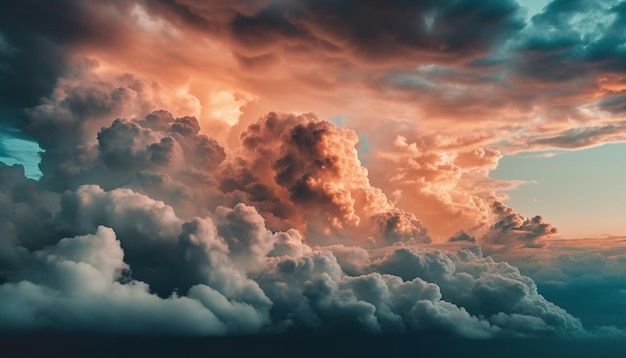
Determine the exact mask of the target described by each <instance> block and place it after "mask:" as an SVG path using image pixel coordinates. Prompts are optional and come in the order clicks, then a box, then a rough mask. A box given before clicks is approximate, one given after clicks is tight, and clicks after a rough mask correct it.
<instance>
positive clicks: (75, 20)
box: [0, 0, 129, 126]
mask: <svg viewBox="0 0 626 358" xmlns="http://www.w3.org/2000/svg"><path fill="white" fill-rule="evenodd" d="M128 6H129V4H124V3H123V2H120V1H97V2H90V3H89V5H87V4H86V3H84V2H79V1H74V0H60V1H55V2H54V3H51V2H45V1H44V2H42V1H31V0H25V1H21V0H7V1H3V2H2V4H0V76H1V77H2V81H0V106H8V107H12V108H18V109H22V108H26V107H31V106H34V105H36V104H37V101H38V100H39V98H41V97H42V96H45V95H47V94H48V93H50V91H51V90H52V88H53V87H54V85H55V83H56V80H57V78H58V77H59V76H60V75H62V74H63V73H64V72H65V71H66V70H67V69H68V63H69V60H70V57H71V56H72V53H71V51H70V49H71V48H72V47H73V46H77V45H79V44H84V43H87V42H91V43H100V44H106V43H109V44H111V43H113V42H116V41H120V39H121V38H122V37H123V36H121V35H122V33H123V26H120V23H119V22H118V21H117V20H119V18H118V17H117V14H118V13H119V12H126V11H127V10H128ZM94 7H95V8H97V9H98V10H100V12H99V13H98V12H97V11H96V12H94V11H93V10H94ZM15 124H17V125H18V126H19V124H18V123H15Z"/></svg>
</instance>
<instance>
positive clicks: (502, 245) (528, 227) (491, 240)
mask: <svg viewBox="0 0 626 358" xmlns="http://www.w3.org/2000/svg"><path fill="white" fill-rule="evenodd" d="M492 210H493V212H494V214H495V215H496V217H497V220H498V221H497V222H495V223H494V224H493V225H492V226H491V227H490V229H489V231H488V232H487V233H486V234H485V235H484V237H483V238H482V241H481V242H482V243H484V244H485V245H488V247H489V249H495V250H498V249H503V250H509V249H512V248H520V247H528V248H533V247H535V248H538V247H542V246H544V245H545V244H544V243H543V242H542V241H543V239H546V238H550V237H551V236H554V234H556V233H557V229H556V228H555V227H554V226H552V225H551V224H549V223H546V222H544V221H543V218H542V217H541V216H539V215H537V216H534V217H532V218H527V217H525V216H523V215H521V214H519V213H517V212H516V211H515V210H514V209H513V208H510V207H508V206H506V205H505V204H503V203H502V202H499V201H494V202H493V204H492Z"/></svg>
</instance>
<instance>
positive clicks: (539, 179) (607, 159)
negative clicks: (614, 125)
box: [491, 143, 626, 238]
mask: <svg viewBox="0 0 626 358" xmlns="http://www.w3.org/2000/svg"><path fill="white" fill-rule="evenodd" d="M544 153H553V154H554V156H552V157H541V156H540V155H538V154H537V153H520V154H516V155H513V156H508V157H505V158H503V159H502V160H501V161H500V164H499V166H498V169H497V170H495V171H493V172H492V173H491V176H492V177H494V178H498V179H519V180H525V181H529V182H532V183H529V184H525V185H522V186H520V187H519V188H517V189H515V190H513V191H511V192H509V195H510V197H511V200H510V201H509V202H508V204H509V205H511V206H512V207H514V208H516V210H517V211H518V212H520V213H522V214H523V215H525V216H531V215H541V216H543V217H544V219H545V220H546V221H547V222H549V223H551V224H553V225H555V226H556V227H557V228H558V229H559V232H560V234H561V235H562V236H563V237H565V238H580V237H588V236H593V235H602V234H610V235H626V220H624V213H626V189H625V187H624V183H626V144H623V143H620V144H606V145H603V146H600V147H595V148H591V149H585V150H580V151H572V152H568V151H552V152H544Z"/></svg>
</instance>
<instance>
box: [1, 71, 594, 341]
mask: <svg viewBox="0 0 626 358" xmlns="http://www.w3.org/2000/svg"><path fill="white" fill-rule="evenodd" d="M62 85H63V86H66V85H67V83H62ZM80 86H86V85H85V84H84V83H82V84H81V85H80ZM96 88H98V89H101V90H103V91H105V92H106V90H104V89H107V88H109V87H108V86H107V85H105V84H103V83H102V81H100V82H98V86H96ZM103 88H104V89H103ZM111 88H112V87H111ZM112 91H113V92H115V91H118V92H119V91H120V89H119V88H116V89H115V90H112ZM80 93H82V92H81V91H69V90H68V91H67V92H66V95H65V96H64V97H63V99H62V100H61V101H60V102H58V103H57V104H55V105H50V104H49V103H47V104H44V105H42V106H40V107H36V108H34V109H31V110H28V111H27V112H26V114H27V117H26V118H27V119H28V120H31V121H32V123H33V125H32V126H31V127H30V128H31V131H32V132H31V134H32V135H33V136H34V137H35V138H42V142H43V147H44V149H46V153H45V154H44V155H43V157H42V164H41V168H42V171H43V177H42V179H41V180H40V181H35V180H32V179H27V178H25V177H24V173H23V170H22V168H21V167H20V166H17V165H15V166H7V165H4V164H2V165H1V166H0V178H1V180H0V202H2V205H1V206H0V230H1V233H2V236H1V237H0V245H1V247H2V250H1V255H0V282H1V284H0V293H1V294H0V329H1V330H3V331H5V332H7V331H9V332H16V331H19V332H39V331H43V330H52V331H61V332H76V331H87V332H101V333H125V334H183V335H220V334H232V333H262V332H310V331H311V332H344V331H346V330H348V331H350V332H370V333H411V334H418V333H433V332H437V333H440V334H444V335H458V336H464V337H477V338H479V337H508V336H546V335H554V336H584V335H586V334H588V333H587V332H586V331H585V330H584V329H583V327H582V325H581V322H580V321H579V320H578V319H577V318H575V317H573V316H572V315H570V314H568V313H567V312H566V311H565V310H563V309H562V308H559V307H558V306H556V305H554V304H553V303H551V302H549V301H548V300H546V299H545V298H544V297H543V296H542V295H541V294H540V293H539V292H538V290H537V286H536V285H535V283H534V282H533V280H532V279H531V278H529V277H527V276H524V275H522V274H521V273H520V271H519V270H518V269H517V268H515V267H513V266H511V265H509V264H507V263H506V262H498V261H495V260H493V259H492V258H489V257H483V255H482V253H481V251H480V248H478V247H476V246H468V247H469V248H468V249H463V248H461V249H458V248H457V249H441V248H438V247H436V246H433V245H431V244H429V243H430V242H431V239H430V237H429V235H428V231H427V229H426V228H425V227H424V225H423V224H422V223H421V222H420V221H419V220H418V218H416V217H415V215H413V214H411V213H409V212H406V211H404V210H402V209H400V208H398V207H396V206H395V204H394V202H393V201H392V200H389V199H388V198H387V196H386V195H385V194H384V193H383V191H382V190H381V189H379V188H376V187H374V186H373V185H371V184H370V182H369V180H368V173H367V170H366V169H365V168H364V167H363V166H362V165H361V162H360V160H359V158H358V155H357V151H356V149H355V146H356V145H357V142H358V137H357V135H356V134H355V133H354V132H353V131H352V130H349V129H346V128H342V127H338V126H336V125H334V124H332V123H330V122H327V121H323V120H320V119H318V118H316V117H315V116H314V115H312V114H305V115H292V114H277V113H269V114H267V115H266V116H264V117H262V118H260V119H259V120H258V121H257V122H255V123H253V124H251V125H250V126H249V127H248V128H247V129H245V130H244V131H243V132H242V134H241V137H240V139H241V143H242V146H241V148H240V149H238V150H236V151H227V150H225V149H224V147H223V146H222V145H220V144H219V143H218V142H217V141H216V140H215V139H213V138H211V137H209V136H208V135H207V134H204V133H202V132H201V128H200V126H199V123H198V121H197V120H196V119H195V118H194V117H184V116H183V117H175V116H173V115H172V114H170V113H169V112H167V111H164V110H159V111H153V112H148V113H146V114H143V115H142V116H139V117H132V118H130V119H125V118H123V117H120V116H119V115H120V114H123V113H122V112H124V111H120V110H119V108H126V107H128V106H129V103H132V102H134V101H136V99H134V98H131V99H128V98H126V97H124V96H121V97H115V100H113V101H114V102H115V101H117V102H116V103H115V105H113V104H111V105H110V106H104V107H102V112H98V113H88V112H82V113H80V116H79V115H78V114H76V113H74V112H72V113H73V114H72V115H68V111H67V108H66V104H68V103H73V104H72V106H74V107H76V108H86V107H87V103H91V102H92V101H96V102H97V103H101V102H102V101H103V100H104V99H111V98H113V97H110V96H108V95H102V96H101V97H98V96H96V95H95V94H94V93H96V94H97V93H100V92H97V91H96V92H90V93H92V94H94V95H93V96H84V95H82V94H80ZM94 96H95V97H94ZM96 97H97V98H96ZM103 98H104V99H103ZM51 101H52V100H51ZM105 102H106V101H105ZM107 103H108V102H107ZM105 114H106V115H105ZM106 118H109V119H108V120H106ZM57 123H64V125H65V126H66V128H74V129H72V130H73V131H74V130H75V131H74V132H73V133H75V135H74V136H72V137H71V138H69V139H67V138H65V137H63V136H47V135H46V133H45V132H46V131H47V130H48V129H47V128H50V126H51V127H53V128H57ZM79 129H80V130H79ZM44 137H45V141H43V138H44ZM494 207H496V206H494ZM498 208H500V206H497V207H496V209H498ZM496 209H494V210H496ZM498 210H499V211H498V212H499V213H500V212H501V216H502V218H501V219H500V220H501V221H498V222H497V223H496V224H495V225H494V226H493V229H494V230H505V229H506V230H508V228H509V227H511V228H512V230H513V231H520V230H521V231H529V232H531V233H536V232H538V231H541V232H545V230H544V229H545V228H544V227H543V226H541V223H539V222H536V220H534V219H532V220H530V221H529V220H526V221H523V220H522V221H520V220H521V219H520V220H517V218H518V217H517V216H515V214H513V213H508V211H507V209H506V208H505V209H502V208H500V209H498ZM518 221H520V222H519V223H518ZM540 228H542V230H539V229H540ZM485 237H488V236H485ZM489 237H490V236H489ZM497 237H498V239H496V238H490V239H482V238H481V242H484V243H485V244H487V245H488V244H489V243H490V242H491V241H493V242H494V243H497V244H505V243H504V242H503V241H502V239H499V237H500V236H497ZM451 240H452V241H453V242H464V243H467V244H469V245H473V244H475V241H476V240H475V239H474V238H473V237H471V236H469V235H467V234H465V233H459V234H457V235H456V236H455V237H453V238H452V239H451ZM489 240H491V241H489ZM516 240H518V241H519V240H522V242H526V241H531V242H532V240H531V239H528V240H526V237H525V236H524V237H523V238H521V239H516ZM516 242H517V241H516Z"/></svg>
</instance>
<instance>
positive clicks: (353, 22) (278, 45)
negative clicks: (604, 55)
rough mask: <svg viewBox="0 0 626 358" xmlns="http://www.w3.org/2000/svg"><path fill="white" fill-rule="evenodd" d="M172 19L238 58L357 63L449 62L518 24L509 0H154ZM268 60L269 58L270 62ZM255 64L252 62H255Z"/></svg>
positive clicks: (514, 5)
mask: <svg viewBox="0 0 626 358" xmlns="http://www.w3.org/2000/svg"><path fill="white" fill-rule="evenodd" d="M148 6H149V7H150V8H152V9H153V11H155V12H156V13H161V14H164V15H165V16H168V17H170V18H172V19H175V20H174V21H182V20H183V19H188V20H191V21H189V23H192V24H195V25H196V27H197V28H200V29H204V30H208V31H210V32H212V31H222V32H226V33H227V34H228V35H229V36H230V37H231V38H232V39H233V41H234V43H235V52H243V53H244V55H238V56H240V58H241V59H243V62H244V64H247V63H253V62H250V61H252V60H249V61H248V62H246V59H258V60H260V59H269V58H271V56H272V55H271V53H273V52H275V51H278V52H280V53H281V55H289V54H294V55H298V54H302V52H303V51H307V52H310V51H312V50H315V51H318V52H321V53H323V54H324V56H326V57H328V58H330V57H333V56H337V55H340V56H356V57H357V58H358V61H363V62H377V61H396V60H398V58H404V60H401V61H407V60H409V59H410V60H412V61H418V62H422V61H424V60H425V59H427V58H429V59H433V58H438V59H441V60H444V61H457V60H462V59H467V58H472V57H475V56H479V55H482V54H484V53H485V52H486V51H488V50H489V49H490V48H491V47H492V46H494V45H496V44H498V43H500V42H501V41H502V40H505V39H507V38H508V37H509V36H511V35H512V34H514V33H516V32H517V31H519V30H520V29H521V28H522V27H523V25H524V24H523V18H522V16H521V15H522V14H521V11H520V10H521V8H520V7H519V5H518V4H517V3H516V2H514V1H500V2H492V1H482V0H481V1H387V2H378V1H356V0H354V1H352V0H351V1H342V2H336V1H302V2H291V1H288V2H273V1H264V2H238V1H235V2H232V3H229V4H228V5H226V4H225V3H224V2H215V3H212V5H209V4H206V3H203V2H193V1H192V2H186V3H185V4H180V3H174V2H172V1H158V2H155V3H149V4H148ZM272 61H273V60H272ZM255 62H257V61H255Z"/></svg>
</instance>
